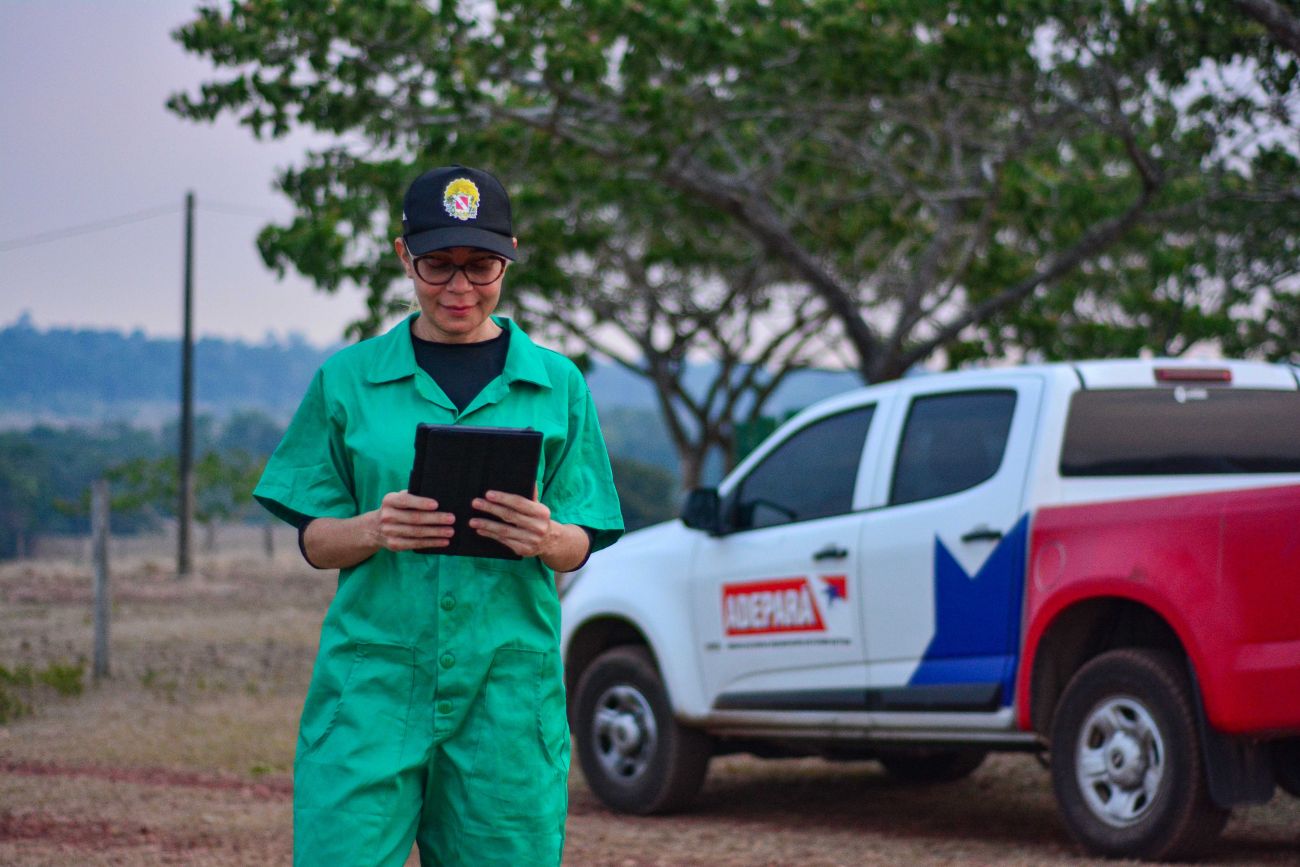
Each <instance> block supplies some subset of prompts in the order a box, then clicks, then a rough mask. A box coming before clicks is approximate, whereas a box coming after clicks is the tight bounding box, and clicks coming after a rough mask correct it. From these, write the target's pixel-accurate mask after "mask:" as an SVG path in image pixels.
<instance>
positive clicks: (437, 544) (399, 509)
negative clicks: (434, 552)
mask: <svg viewBox="0 0 1300 867" xmlns="http://www.w3.org/2000/svg"><path fill="white" fill-rule="evenodd" d="M455 520H456V517H455V516H454V515H452V514H451V512H439V511H438V502H437V500H432V499H430V498H428V497H417V496H416V495H415V494H412V493H410V492H409V491H393V492H392V493H389V494H385V495H384V499H383V501H382V502H381V503H380V506H379V509H378V526H377V530H376V533H377V536H378V539H377V542H378V544H379V546H380V547H381V548H387V549H388V550H389V551H412V550H415V549H416V548H445V547H447V545H449V544H451V536H452V534H453V533H454V532H455V531H454V530H453V529H452V526H451V525H452V524H453V523H454V522H455Z"/></svg>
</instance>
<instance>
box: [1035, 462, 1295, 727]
mask: <svg viewBox="0 0 1300 867" xmlns="http://www.w3.org/2000/svg"><path fill="white" fill-rule="evenodd" d="M1102 597H1118V598H1123V599H1131V600H1134V601H1136V602H1140V603H1142V604H1144V605H1146V606H1148V607H1149V608H1151V609H1153V610H1154V611H1155V612H1156V613H1157V614H1159V615H1160V616H1161V617H1163V618H1164V619H1165V620H1166V621H1167V622H1168V623H1169V625H1170V626H1171V627H1172V628H1173V630H1174V631H1175V632H1176V633H1177V634H1178V637H1179V638H1180V639H1181V641H1182V643H1183V646H1184V647H1185V648H1186V649H1187V652H1188V655H1189V656H1190V657H1191V660H1192V664H1193V665H1194V666H1195V669H1196V674H1197V677H1198V678H1199V680H1200V685H1201V691H1202V694H1203V695H1204V698H1205V708H1206V713H1207V715H1208V717H1209V720H1210V723H1211V725H1213V726H1214V727H1215V728H1217V729H1219V730H1221V731H1225V732H1231V733H1260V734H1264V733H1269V732H1278V731H1290V732H1293V733H1294V732H1300V486H1287V487H1279V488H1262V489H1261V488H1255V489H1250V490H1238V491H1228V492H1215V493H1206V494H1194V495H1184V496H1173V497H1160V498H1155V499H1147V500H1126V501H1121V502H1113V503H1092V504H1087V505H1079V506H1055V507H1050V508H1044V509H1042V510H1040V511H1039V512H1038V514H1037V515H1036V516H1035V518H1034V522H1033V531H1032V533H1031V536H1030V559H1029V577H1028V584H1027V587H1026V618H1027V619H1026V630H1025V647H1024V654H1023V658H1022V665H1021V667H1020V672H1019V675H1018V679H1017V685H1016V698H1017V706H1018V708H1019V718H1018V722H1019V725H1020V727H1021V728H1023V729H1028V728H1030V699H1031V697H1030V695H1029V690H1030V679H1031V675H1032V672H1033V665H1034V655H1035V652H1036V650H1037V647H1038V643H1039V641H1040V639H1041V638H1042V636H1043V633H1044V632H1045V631H1046V630H1047V629H1048V627H1049V626H1050V625H1051V623H1052V622H1053V620H1054V619H1055V618H1056V617H1057V615H1058V614H1060V613H1061V612H1062V611H1064V610H1066V609H1067V608H1069V607H1070V606H1071V605H1072V604H1074V603H1076V602H1080V601H1083V600H1088V599H1097V598H1102Z"/></svg>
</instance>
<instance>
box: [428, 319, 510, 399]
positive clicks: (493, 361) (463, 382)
mask: <svg viewBox="0 0 1300 867" xmlns="http://www.w3.org/2000/svg"><path fill="white" fill-rule="evenodd" d="M411 344H412V345H413V346H414V347H415V363H416V364H418V365H420V369H421V370H423V371H424V372H425V373H427V374H429V376H431V377H433V381H434V382H436V383H438V387H439V388H441V389H442V390H443V392H444V393H446V395H447V397H449V398H451V402H452V403H454V404H456V409H458V410H460V411H461V412H464V411H465V407H467V406H469V405H470V403H471V402H472V401H473V400H474V398H476V397H478V393H479V392H480V391H482V390H483V387H484V386H485V385H487V384H488V383H489V382H491V381H492V380H494V379H496V378H497V377H498V376H500V375H501V371H503V370H505V369H506V352H507V351H508V350H509V349H510V332H509V331H507V330H506V329H504V328H503V329H501V333H500V334H498V335H497V336H496V337H493V338H490V339H488V340H481V341H479V342H478V343H434V342H433V341H432V340H422V339H420V338H419V337H416V336H415V334H414V332H412V334H411Z"/></svg>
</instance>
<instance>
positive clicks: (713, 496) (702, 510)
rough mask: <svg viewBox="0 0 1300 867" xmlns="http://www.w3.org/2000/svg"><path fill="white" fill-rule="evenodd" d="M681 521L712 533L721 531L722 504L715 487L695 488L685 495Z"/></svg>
mask: <svg viewBox="0 0 1300 867" xmlns="http://www.w3.org/2000/svg"><path fill="white" fill-rule="evenodd" d="M682 523H683V524H685V525H686V526H688V527H690V528H691V529H692V530H704V531H705V532H707V533H710V534H712V535H715V536H716V535H717V534H718V533H721V532H722V505H721V501H720V500H719V499H718V489H717V488H696V489H695V490H693V491H691V492H690V493H689V494H688V495H687V496H686V505H685V506H683V507H682Z"/></svg>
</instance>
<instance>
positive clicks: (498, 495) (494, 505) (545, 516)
mask: <svg viewBox="0 0 1300 867" xmlns="http://www.w3.org/2000/svg"><path fill="white" fill-rule="evenodd" d="M534 496H536V492H535V491H534ZM472 505H473V507H474V508H475V509H478V510H479V511H481V512H487V513H488V514H489V515H493V516H495V517H496V518H498V519H499V520H496V521H493V520H490V519H488V518H471V519H470V522H469V525H470V527H472V528H473V529H474V530H475V531H477V532H478V534H479V535H480V536H486V537H487V538H489V539H495V540H497V541H498V542H500V543H501V544H502V545H505V546H506V547H507V548H509V549H510V550H511V551H514V552H515V553H516V554H518V555H519V556H520V557H543V558H544V557H545V556H546V555H547V554H548V553H550V551H551V550H552V549H553V548H554V547H555V543H556V542H557V541H558V536H559V528H560V525H559V524H557V523H555V522H554V521H552V520H551V510H550V509H549V508H548V507H547V506H546V504H544V503H541V502H538V501H537V500H536V499H532V500H530V499H528V498H527V497H521V496H519V495H518V494H507V493H504V492H502V491H488V492H487V494H486V497H479V498H478V499H476V500H474V502H473V503H472Z"/></svg>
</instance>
